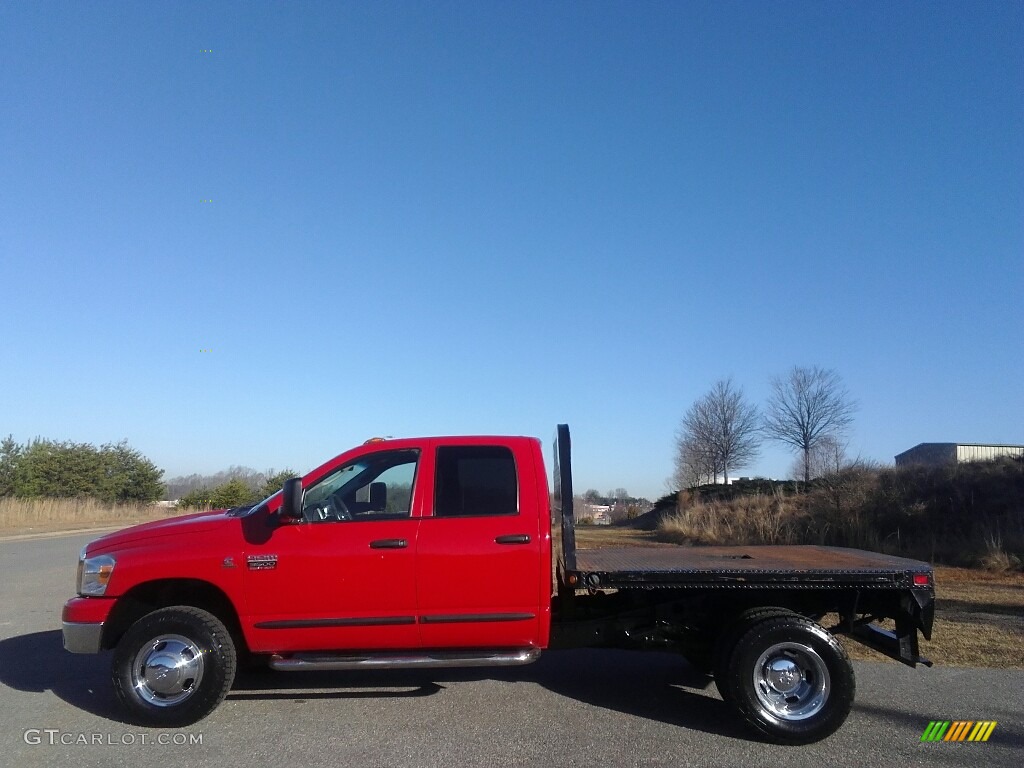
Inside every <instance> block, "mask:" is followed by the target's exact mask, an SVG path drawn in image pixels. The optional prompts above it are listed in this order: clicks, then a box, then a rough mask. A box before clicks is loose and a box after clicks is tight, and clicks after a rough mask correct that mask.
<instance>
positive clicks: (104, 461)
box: [0, 435, 164, 504]
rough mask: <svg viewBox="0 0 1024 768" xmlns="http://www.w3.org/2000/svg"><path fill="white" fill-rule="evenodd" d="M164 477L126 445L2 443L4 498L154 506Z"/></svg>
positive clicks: (0, 463)
mask: <svg viewBox="0 0 1024 768" xmlns="http://www.w3.org/2000/svg"><path fill="white" fill-rule="evenodd" d="M163 474H164V471H163V470H162V469H158V468H157V466H156V465H155V464H154V463H153V462H152V461H150V460H149V459H147V458H146V457H145V456H143V455H142V454H141V453H139V451H137V450H135V449H134V448H132V447H131V446H130V445H128V442H127V441H125V440H122V441H121V442H119V443H106V444H104V445H101V446H100V447H99V448H97V447H96V446H94V445H91V444H89V443H74V442H71V441H62V442H58V441H55V440H44V439H41V438H36V439H35V440H31V441H29V442H27V443H18V442H17V441H15V440H14V437H13V436H12V435H8V436H7V437H6V438H4V439H3V440H2V441H0V496H16V497H18V498H42V497H47V498H94V499H99V500H100V501H103V502H106V503H109V504H118V503H131V502H135V503H150V502H154V501H156V500H157V499H159V498H160V497H161V496H162V495H163V492H164V484H163V482H161V478H162V477H163Z"/></svg>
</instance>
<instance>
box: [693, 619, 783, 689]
mask: <svg viewBox="0 0 1024 768" xmlns="http://www.w3.org/2000/svg"><path fill="white" fill-rule="evenodd" d="M797 615H798V614H796V613H794V612H793V611H791V610H789V609H788V608H779V607H777V606H764V607H760V608H750V609H748V610H746V611H744V612H743V613H741V614H740V615H739V616H738V617H737V618H736V619H735V620H734V621H732V622H731V623H730V624H728V625H727V626H726V627H725V629H723V630H722V631H721V633H719V636H718V641H717V642H716V643H715V652H714V661H713V662H712V667H711V669H712V673H713V674H714V677H715V687H716V688H718V693H719V695H720V696H721V697H722V701H724V702H725V703H726V704H730V703H732V693H731V692H730V690H729V685H728V679H729V669H730V666H731V664H732V653H733V651H734V650H736V643H738V642H739V640H740V638H741V637H743V635H745V634H746V633H747V632H749V631H750V629H751V627H753V626H754V625H755V624H757V623H758V622H761V621H766V620H767V619H778V618H782V617H786V616H797Z"/></svg>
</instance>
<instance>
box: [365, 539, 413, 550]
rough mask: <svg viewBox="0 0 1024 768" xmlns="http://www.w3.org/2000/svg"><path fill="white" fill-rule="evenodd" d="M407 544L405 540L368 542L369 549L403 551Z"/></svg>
mask: <svg viewBox="0 0 1024 768" xmlns="http://www.w3.org/2000/svg"><path fill="white" fill-rule="evenodd" d="M408 546H409V542H408V541H406V540H405V539H377V540H376V541H371V542H370V549H405V548H406V547H408Z"/></svg>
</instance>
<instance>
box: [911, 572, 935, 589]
mask: <svg viewBox="0 0 1024 768" xmlns="http://www.w3.org/2000/svg"><path fill="white" fill-rule="evenodd" d="M931 583H932V577H931V576H930V575H928V574H927V573H915V574H914V586H915V587H927V586H928V585H929V584H931Z"/></svg>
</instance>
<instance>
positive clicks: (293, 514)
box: [278, 477, 302, 520]
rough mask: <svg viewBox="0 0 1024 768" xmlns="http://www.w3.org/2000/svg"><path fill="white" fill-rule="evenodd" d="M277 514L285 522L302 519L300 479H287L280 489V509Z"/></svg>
mask: <svg viewBox="0 0 1024 768" xmlns="http://www.w3.org/2000/svg"><path fill="white" fill-rule="evenodd" d="M278 514H279V515H280V516H281V517H282V518H284V519H286V520H299V519H301V518H302V478H300V477H289V478H288V479H287V480H285V481H284V487H283V488H282V489H281V509H280V510H279V511H278Z"/></svg>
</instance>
